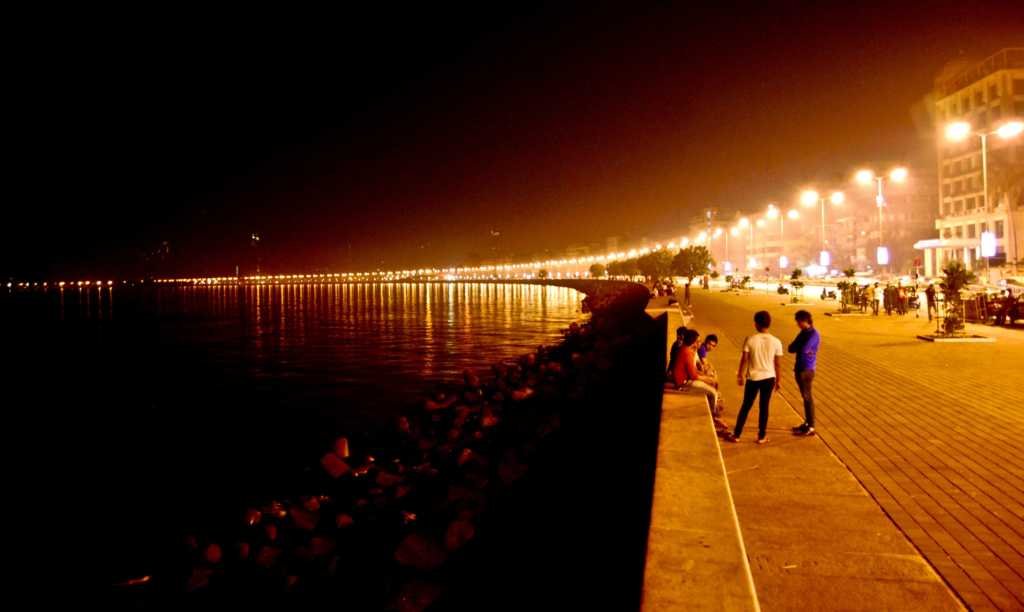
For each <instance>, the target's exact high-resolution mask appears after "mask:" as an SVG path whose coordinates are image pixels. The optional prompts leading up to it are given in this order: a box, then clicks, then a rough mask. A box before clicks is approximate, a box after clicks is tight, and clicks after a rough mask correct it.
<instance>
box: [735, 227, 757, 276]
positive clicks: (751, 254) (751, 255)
mask: <svg viewBox="0 0 1024 612" xmlns="http://www.w3.org/2000/svg"><path fill="white" fill-rule="evenodd" d="M736 227H737V228H739V229H741V230H743V229H747V228H750V241H749V242H747V270H750V269H751V268H753V267H754V266H753V264H752V263H751V262H752V261H754V224H753V223H751V222H750V219H747V218H746V217H740V220H739V221H737V222H736Z"/></svg>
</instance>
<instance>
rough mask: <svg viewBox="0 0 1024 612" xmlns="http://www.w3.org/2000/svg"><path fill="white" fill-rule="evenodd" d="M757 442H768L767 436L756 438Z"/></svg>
mask: <svg viewBox="0 0 1024 612" xmlns="http://www.w3.org/2000/svg"><path fill="white" fill-rule="evenodd" d="M757 443H758V444H768V438H758V439H757Z"/></svg>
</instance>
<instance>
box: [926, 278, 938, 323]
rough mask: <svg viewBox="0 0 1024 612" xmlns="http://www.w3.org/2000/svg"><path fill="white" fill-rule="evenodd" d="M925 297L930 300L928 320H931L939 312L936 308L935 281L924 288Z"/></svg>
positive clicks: (927, 300)
mask: <svg viewBox="0 0 1024 612" xmlns="http://www.w3.org/2000/svg"><path fill="white" fill-rule="evenodd" d="M924 298H925V301H926V302H928V320H929V321H931V320H932V317H933V316H936V315H937V314H938V311H937V310H936V309H935V283H928V288H927V289H925V290H924Z"/></svg>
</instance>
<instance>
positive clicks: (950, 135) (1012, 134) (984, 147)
mask: <svg viewBox="0 0 1024 612" xmlns="http://www.w3.org/2000/svg"><path fill="white" fill-rule="evenodd" d="M1021 133H1024V121H1020V120H1014V121H1007V122H1006V123H1003V124H1002V125H1000V126H999V127H998V128H996V129H995V130H994V131H992V132H987V131H983V130H982V131H974V129H973V128H972V127H971V124H970V123H968V122H966V121H954V122H952V123H949V124H947V125H946V140H949V141H950V142H962V141H964V140H966V139H967V138H968V137H970V136H972V135H974V136H978V137H979V138H981V183H982V190H983V191H984V195H983V196H982V197H984V198H985V210H986V211H988V210H990V209H989V198H988V137H989V136H993V135H994V136H997V137H998V138H1000V139H1001V140H1012V139H1014V138H1016V137H1018V136H1020V135H1021ZM1006 224H1007V230H1009V231H1008V234H1010V235H1012V234H1013V215H1012V214H1009V211H1007V215H1006ZM1006 242H1007V244H1010V243H1011V241H1010V240H1007V241H1006ZM1012 243H1013V250H1014V253H1013V259H1014V261H1016V260H1017V258H1018V257H1017V244H1016V241H1012Z"/></svg>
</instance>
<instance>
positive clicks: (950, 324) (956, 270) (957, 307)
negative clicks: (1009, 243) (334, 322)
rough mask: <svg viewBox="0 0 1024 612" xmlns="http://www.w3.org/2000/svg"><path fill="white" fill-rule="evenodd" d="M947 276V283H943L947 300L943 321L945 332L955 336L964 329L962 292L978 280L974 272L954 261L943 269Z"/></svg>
mask: <svg viewBox="0 0 1024 612" xmlns="http://www.w3.org/2000/svg"><path fill="white" fill-rule="evenodd" d="M942 272H943V273H944V274H945V276H946V278H945V281H944V282H943V283H942V294H943V295H944V296H945V300H946V316H945V318H944V320H943V324H944V325H943V327H944V331H945V332H946V334H947V335H953V334H955V333H956V332H957V331H959V330H961V329H963V327H964V312H963V311H964V308H963V301H962V300H961V299H960V291H961V290H962V289H963V288H964V287H966V286H967V285H968V284H970V283H973V282H974V281H975V279H976V278H977V277H976V276H975V275H974V272H971V271H970V270H968V269H967V268H966V267H965V266H964V264H963V262H961V261H957V260H955V259H954V260H953V261H951V262H949V264H947V265H946V267H945V268H943V269H942Z"/></svg>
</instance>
